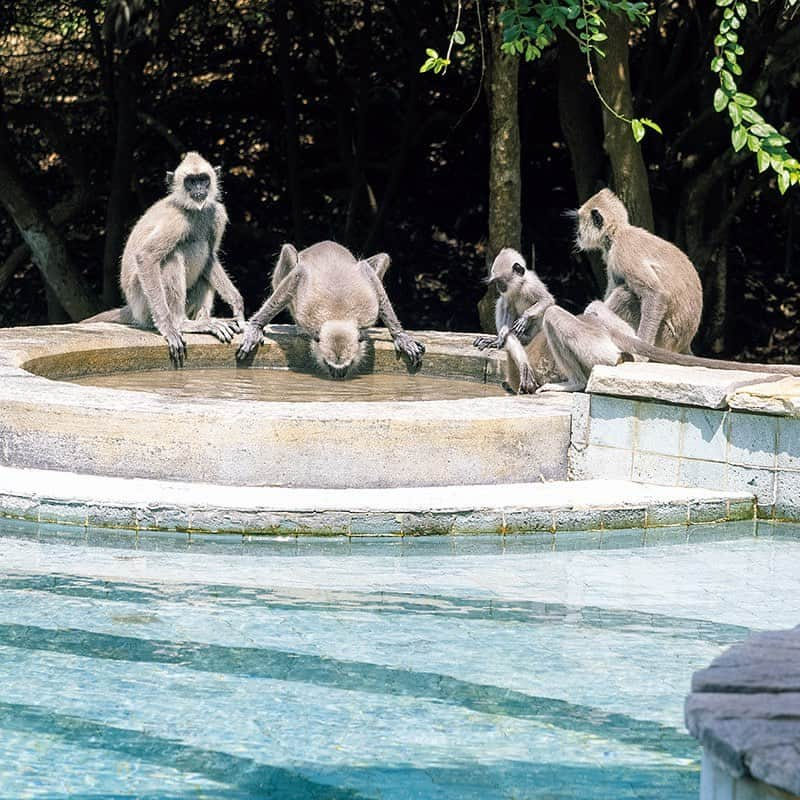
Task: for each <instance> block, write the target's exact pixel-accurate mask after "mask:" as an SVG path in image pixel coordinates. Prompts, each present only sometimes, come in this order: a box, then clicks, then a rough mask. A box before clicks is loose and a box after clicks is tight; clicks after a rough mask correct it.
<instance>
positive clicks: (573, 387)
mask: <svg viewBox="0 0 800 800" xmlns="http://www.w3.org/2000/svg"><path fill="white" fill-rule="evenodd" d="M585 388H586V384H583V383H570V382H569V381H564V383H545V384H544V386H540V387H539V388H538V389H537V390H536V394H542V393H543V392H582V391H583V390H584V389H585Z"/></svg>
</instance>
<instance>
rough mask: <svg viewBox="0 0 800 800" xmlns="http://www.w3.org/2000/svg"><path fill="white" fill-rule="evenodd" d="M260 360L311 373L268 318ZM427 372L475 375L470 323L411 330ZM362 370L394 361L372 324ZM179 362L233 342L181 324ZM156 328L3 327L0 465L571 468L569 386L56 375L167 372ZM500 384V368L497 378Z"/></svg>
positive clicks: (210, 477)
mask: <svg viewBox="0 0 800 800" xmlns="http://www.w3.org/2000/svg"><path fill="white" fill-rule="evenodd" d="M267 334H268V341H267V343H266V345H265V346H264V347H262V348H260V349H259V351H258V354H257V357H256V359H255V361H254V364H255V365H257V366H258V365H261V366H274V367H284V368H286V367H289V368H292V369H298V370H304V371H305V370H308V369H310V368H311V367H310V366H309V361H308V344H307V341H306V340H304V339H303V338H302V337H299V336H297V335H296V329H295V328H294V327H293V326H273V327H270V328H269V329H268V330H267ZM414 335H415V336H418V337H419V338H420V339H421V340H422V341H423V342H424V343H425V345H426V347H427V353H426V356H425V360H424V364H423V371H424V372H425V373H428V374H431V375H448V376H451V377H460V378H462V379H464V380H465V381H485V380H487V379H489V375H490V374H492V375H494V374H495V372H496V370H497V368H498V364H499V363H500V362H499V361H498V358H497V356H496V354H492V355H491V356H490V357H487V356H485V355H483V354H481V353H480V352H479V351H477V350H476V349H475V348H473V347H472V339H473V335H472V334H448V333H433V332H432V333H415V334H414ZM371 340H372V344H371V347H372V350H371V355H370V358H369V361H368V368H369V369H375V370H381V371H388V372H391V371H399V370H402V369H404V366H403V362H401V361H399V360H398V359H397V357H396V354H395V352H394V346H393V344H392V342H391V339H390V338H389V336H388V334H387V333H386V332H385V331H383V330H375V331H372V332H371ZM187 341H188V343H189V362H188V363H189V365H190V366H192V365H194V366H209V365H214V366H221V365H225V366H228V367H230V368H231V369H236V368H237V364H236V359H235V352H236V345H235V344H232V345H224V344H221V343H220V342H217V341H216V340H214V339H213V337H211V336H201V335H194V336H192V335H190V336H187ZM168 366H169V362H168V359H167V349H166V345H165V344H164V341H163V339H162V337H160V336H159V335H158V334H156V333H151V332H146V331H138V330H135V329H132V328H128V327H125V326H121V325H112V324H109V323H99V324H89V325H87V324H82V325H60V326H47V327H38V328H11V329H5V330H2V331H0V371H1V372H2V379H0V464H1V465H6V466H13V467H23V468H37V469H49V470H68V471H73V472H80V473H87V474H92V475H113V476H119V477H131V478H135V477H146V478H152V479H157V480H180V481H198V482H204V483H215V484H228V485H236V486H295V487H297V486H305V487H309V486H310V487H333V488H347V487H349V486H361V487H390V486H409V485H418V486H426V485H428V486H430V485H450V484H482V483H484V484H489V483H510V482H533V481H538V480H540V479H542V478H544V479H547V480H554V479H561V478H564V477H565V476H566V454H567V447H568V443H569V428H570V413H569V409H570V399H569V397H563V396H555V397H511V396H508V397H499V398H476V399H465V400H448V401H416V402H370V403H331V402H325V403H319V402H318V403H263V402H258V401H245V400H238V401H231V400H213V399H208V398H202V397H198V398H196V399H194V398H193V399H192V400H191V401H186V400H181V399H176V398H170V397H164V396H159V395H155V394H150V393H146V392H131V391H122V390H114V389H105V388H98V387H93V386H77V385H74V384H69V383H64V382H61V381H60V380H58V379H59V378H65V377H76V376H79V375H86V374H90V373H92V372H104V371H116V370H132V369H148V368H149V369H152V368H168ZM492 379H494V378H492Z"/></svg>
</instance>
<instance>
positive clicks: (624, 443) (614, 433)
mask: <svg viewBox="0 0 800 800" xmlns="http://www.w3.org/2000/svg"><path fill="white" fill-rule="evenodd" d="M635 418H636V403H634V402H633V401H631V400H619V399H617V398H613V397H599V396H598V397H592V398H591V422H590V426H589V442H590V443H591V444H599V445H604V446H606V447H617V448H620V449H622V450H630V449H632V448H633V441H634V439H633V429H634V423H635Z"/></svg>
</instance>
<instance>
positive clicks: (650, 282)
mask: <svg viewBox="0 0 800 800" xmlns="http://www.w3.org/2000/svg"><path fill="white" fill-rule="evenodd" d="M617 269H618V270H619V272H621V273H622V274H623V275H624V277H625V283H626V284H627V287H628V289H629V290H630V291H631V292H632V293H633V294H635V295H636V296H637V297H638V298H639V305H640V309H641V316H640V319H639V329H638V330H637V332H636V335H637V337H638V338H639V339H641V340H642V341H644V342H647V344H653V343H654V342H655V340H656V336H657V335H658V329H659V328H660V327H661V323H662V322H663V321H664V314H666V311H667V300H668V297H669V293H668V292H667V291H666V289H665V288H664V285H663V283H662V282H661V279H660V278H659V276H658V274H657V273H656V271H655V270H654V269H653V267H652V266H651V265H650V264H648V263H646V262H644V261H630V262H629V263H627V264H625V263H623V264H621V265H619V266H618V267H617ZM614 291H616V290H614ZM613 294H614V292H612V293H611V296H613ZM610 299H611V297H609V300H610ZM607 304H608V305H609V307H610V308H612V310H614V308H613V306H611V305H610V303H608V301H607Z"/></svg>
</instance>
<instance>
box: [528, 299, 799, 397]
mask: <svg viewBox="0 0 800 800" xmlns="http://www.w3.org/2000/svg"><path fill="white" fill-rule="evenodd" d="M542 324H543V327H544V332H545V336H546V337H547V344H548V347H549V349H550V351H551V353H552V354H553V357H554V358H555V360H556V363H557V364H558V367H559V371H560V372H561V373H562V374H563V375H564V376H565V380H563V381H560V382H554V383H547V384H545V385H543V386H542V387H541V388H540V389H539V390H538V391H539V392H550V391H559V392H576V391H582V390H583V389H584V388H586V383H587V381H588V380H589V375H590V374H591V371H592V368H593V367H595V366H597V365H598V364H604V365H607V366H615V365H617V364H621V363H622V362H625V361H634V360H637V359H649V360H650V361H654V362H656V363H660V364H677V365H680V366H685V367H708V368H710V369H725V370H743V371H746V372H768V373H785V374H787V375H800V367H793V366H787V365H784V364H776V365H770V364H744V363H738V362H736V361H722V360H717V359H714V358H699V357H697V356H693V355H688V354H685V353H676V352H674V351H671V350H665V349H664V348H661V347H655V346H654V345H651V344H648V343H647V342H645V341H642V340H641V339H639V338H638V337H637V336H636V334H635V332H634V330H633V328H632V327H631V326H630V325H629V324H628V323H627V322H625V320H623V319H621V318H620V317H618V316H617V315H616V314H614V312H613V311H611V309H609V308H608V306H607V305H605V304H604V303H602V302H600V301H599V300H595V301H594V302H592V303H590V304H589V305H588V306H587V308H586V310H585V311H584V312H583V314H582V315H581V316H579V317H578V316H575V315H574V314H570V313H569V311H567V310H565V309H563V308H561V307H560V306H557V305H553V306H550V307H549V308H548V309H547V310H546V311H545V312H544V315H543V320H542Z"/></svg>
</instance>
